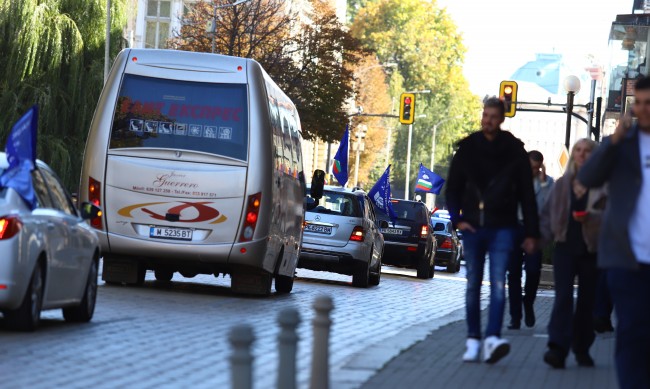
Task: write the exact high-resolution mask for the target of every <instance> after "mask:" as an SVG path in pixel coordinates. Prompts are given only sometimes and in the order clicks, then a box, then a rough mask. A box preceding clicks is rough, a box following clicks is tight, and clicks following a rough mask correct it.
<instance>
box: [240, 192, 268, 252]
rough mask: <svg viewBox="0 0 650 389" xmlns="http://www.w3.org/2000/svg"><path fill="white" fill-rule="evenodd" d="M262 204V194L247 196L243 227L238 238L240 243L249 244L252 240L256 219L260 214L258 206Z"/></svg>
mask: <svg viewBox="0 0 650 389" xmlns="http://www.w3.org/2000/svg"><path fill="white" fill-rule="evenodd" d="M261 204H262V193H255V194H254V195H250V196H248V202H247V203H246V216H245V217H244V226H243V228H242V231H241V236H240V237H239V241H240V242H249V241H250V240H252V239H253V234H254V233H255V227H256V226H257V219H258V217H259V214H260V205H261Z"/></svg>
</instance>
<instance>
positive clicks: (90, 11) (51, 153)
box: [0, 0, 126, 190]
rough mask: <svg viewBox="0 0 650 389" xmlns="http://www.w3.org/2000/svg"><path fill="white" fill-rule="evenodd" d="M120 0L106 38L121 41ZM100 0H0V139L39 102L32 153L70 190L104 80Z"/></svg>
mask: <svg viewBox="0 0 650 389" xmlns="http://www.w3.org/2000/svg"><path fill="white" fill-rule="evenodd" d="M125 2H126V0H113V1H112V11H111V12H112V24H111V27H112V35H111V37H112V40H111V42H112V45H111V53H112V55H113V56H114V55H116V54H117V52H118V50H119V49H120V48H121V47H122V45H123V40H122V39H121V35H122V28H123V26H124V25H125V24H126V18H125V13H124V9H125ZM105 8H106V7H105V2H104V0H22V1H13V0H0V35H1V36H2V37H3V39H2V40H0V74H1V76H0V112H2V113H3V115H2V116H0V139H2V140H3V141H6V139H7V135H8V132H9V130H10V128H11V125H12V124H13V123H14V122H15V121H16V120H17V119H18V118H19V117H20V116H21V115H22V114H23V113H24V112H25V111H26V110H27V109H28V108H29V107H30V106H31V105H33V104H38V105H39V126H38V150H37V156H38V157H39V158H40V159H42V160H44V161H45V162H47V163H48V164H50V165H51V166H52V167H53V168H54V169H55V170H56V171H57V173H58V174H59V175H60V177H61V178H62V180H63V181H64V183H65V185H66V186H67V187H68V188H69V189H71V190H76V188H77V185H78V184H79V181H78V180H79V173H80V167H81V159H82V156H83V150H84V142H85V138H86V135H87V131H88V127H89V125H90V121H91V119H92V114H93V112H94V110H95V104H96V102H97V99H98V98H99V94H100V92H101V89H102V86H103V67H104V33H105V24H104V23H105V20H106V10H105Z"/></svg>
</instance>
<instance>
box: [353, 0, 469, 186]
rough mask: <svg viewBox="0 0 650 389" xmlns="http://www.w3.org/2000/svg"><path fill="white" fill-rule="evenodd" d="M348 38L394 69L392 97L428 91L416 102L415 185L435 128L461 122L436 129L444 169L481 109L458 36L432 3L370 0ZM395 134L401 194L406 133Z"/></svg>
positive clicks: (396, 174)
mask: <svg viewBox="0 0 650 389" xmlns="http://www.w3.org/2000/svg"><path fill="white" fill-rule="evenodd" d="M351 32H352V34H353V36H354V37H356V38H357V39H359V40H360V41H361V43H362V46H363V47H364V48H365V49H367V50H369V51H371V52H374V53H376V55H377V57H378V59H379V61H380V62H396V63H397V64H398V70H399V76H400V78H401V79H395V80H391V94H392V96H393V97H398V96H399V94H400V93H401V92H404V91H406V90H424V89H428V90H431V93H430V94H419V95H417V96H416V115H420V114H426V115H427V117H426V118H424V119H422V118H418V119H416V122H415V124H414V126H413V140H412V150H411V151H412V157H411V168H410V170H411V177H409V179H410V180H411V182H414V180H415V177H416V175H417V167H418V165H419V164H420V162H422V163H424V164H425V165H428V164H429V160H430V155H431V136H432V127H433V126H434V124H435V123H438V122H439V121H441V120H443V119H446V118H449V117H455V116H459V115H460V116H461V117H462V119H458V120H454V121H449V122H447V123H445V125H444V126H442V127H440V128H439V129H438V130H439V131H438V136H437V147H436V161H437V162H438V163H440V164H446V163H447V160H448V159H449V157H450V156H451V155H452V152H453V144H454V142H456V141H458V140H459V139H461V138H462V137H463V135H465V134H467V133H469V132H470V131H471V130H473V129H475V128H476V127H477V118H478V109H479V108H480V106H479V102H478V98H477V97H476V96H474V95H472V94H471V93H470V92H469V89H468V85H467V81H466V80H465V79H464V77H463V75H462V61H463V55H464V52H465V48H464V46H463V45H462V39H461V35H460V33H459V32H458V31H457V28H456V26H455V25H454V23H453V21H452V20H451V18H450V17H449V15H448V14H447V13H446V11H445V10H444V9H441V8H439V7H438V6H437V5H436V3H435V1H431V2H425V1H421V0H369V1H368V2H367V3H366V6H365V7H363V8H361V9H360V10H359V12H358V14H357V15H356V17H355V19H354V23H353V24H352V26H351ZM393 77H395V76H393ZM397 88H399V89H397ZM394 133H395V134H396V136H395V146H394V148H393V150H394V153H393V160H392V162H393V167H394V169H393V181H394V184H393V185H394V188H395V191H396V192H398V193H399V192H400V190H401V191H402V192H403V190H404V179H405V170H406V166H405V163H406V148H407V136H406V135H407V131H406V127H405V126H397V128H396V131H395V132H394ZM410 187H411V188H413V187H414V185H413V184H411V185H410Z"/></svg>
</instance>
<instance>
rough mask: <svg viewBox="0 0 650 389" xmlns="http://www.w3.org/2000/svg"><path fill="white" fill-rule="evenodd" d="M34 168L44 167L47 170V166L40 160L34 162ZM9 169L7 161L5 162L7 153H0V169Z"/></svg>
mask: <svg viewBox="0 0 650 389" xmlns="http://www.w3.org/2000/svg"><path fill="white" fill-rule="evenodd" d="M36 166H38V167H46V168H48V166H47V164H46V163H45V162H43V161H41V160H40V159H37V160H36ZM8 167H9V161H8V160H7V153H5V152H4V151H0V169H6V168H8Z"/></svg>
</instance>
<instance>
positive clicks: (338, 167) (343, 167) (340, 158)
mask: <svg viewBox="0 0 650 389" xmlns="http://www.w3.org/2000/svg"><path fill="white" fill-rule="evenodd" d="M349 141H350V130H349V128H348V126H346V127H345V132H344V133H343V139H341V144H340V145H339V149H338V150H337V151H336V154H335V155H334V163H332V172H333V173H334V177H336V180H337V181H338V182H339V184H341V186H345V184H346V183H347V182H348V143H349Z"/></svg>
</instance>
